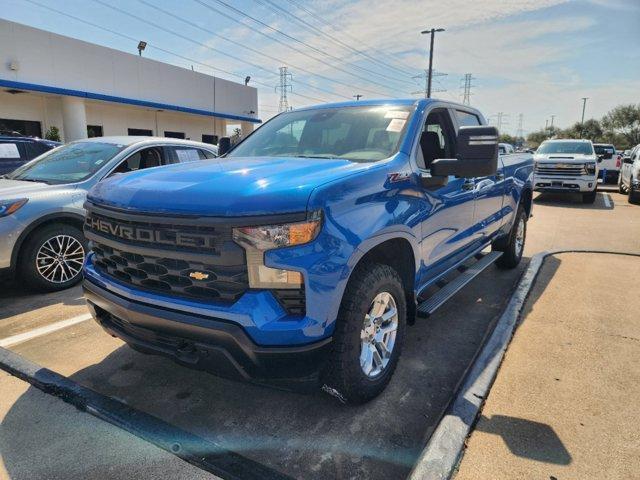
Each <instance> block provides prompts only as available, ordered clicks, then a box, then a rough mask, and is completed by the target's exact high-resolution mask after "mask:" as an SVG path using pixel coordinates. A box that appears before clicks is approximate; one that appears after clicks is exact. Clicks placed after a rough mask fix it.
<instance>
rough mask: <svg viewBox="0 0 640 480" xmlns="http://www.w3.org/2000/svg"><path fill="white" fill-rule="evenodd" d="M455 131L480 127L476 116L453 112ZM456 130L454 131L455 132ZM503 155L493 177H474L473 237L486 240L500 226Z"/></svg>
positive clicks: (502, 192)
mask: <svg viewBox="0 0 640 480" xmlns="http://www.w3.org/2000/svg"><path fill="white" fill-rule="evenodd" d="M455 119H456V123H457V129H458V128H460V127H467V126H469V127H473V126H475V127H477V126H479V125H482V123H481V122H480V118H479V117H478V115H476V114H475V113H473V112H471V111H465V110H462V109H456V110H455ZM457 129H456V131H457ZM505 155H510V154H509V153H505V154H502V153H501V154H500V156H499V157H498V171H497V172H496V174H495V175H488V176H483V177H474V178H473V179H470V181H471V182H473V191H474V194H475V210H474V215H473V223H474V225H475V227H474V229H475V232H474V237H475V238H480V239H482V240H485V241H486V240H488V239H489V238H490V237H491V236H492V235H493V234H494V233H495V232H497V231H498V229H499V228H500V226H501V225H502V217H503V216H502V213H501V212H502V204H503V201H504V192H505V191H506V184H505V174H504V162H503V159H504V157H505Z"/></svg>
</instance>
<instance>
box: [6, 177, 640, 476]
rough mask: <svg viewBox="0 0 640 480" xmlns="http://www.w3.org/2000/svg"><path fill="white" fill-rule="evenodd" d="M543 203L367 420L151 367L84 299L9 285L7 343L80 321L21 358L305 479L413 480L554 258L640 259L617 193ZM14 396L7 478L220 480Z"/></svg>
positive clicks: (418, 345)
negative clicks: (582, 252) (532, 277)
mask: <svg viewBox="0 0 640 480" xmlns="http://www.w3.org/2000/svg"><path fill="white" fill-rule="evenodd" d="M534 202H535V206H534V217H533V218H532V219H531V220H530V223H529V226H528V236H527V245H526V249H525V257H526V258H525V259H524V261H523V262H522V264H521V265H520V266H519V268H518V269H516V270H513V271H500V270H497V269H495V268H489V269H487V270H486V271H485V272H484V273H483V274H482V275H481V277H479V278H478V279H476V280H475V281H474V282H473V283H472V284H470V286H468V287H467V288H465V289H463V290H462V291H461V292H460V293H458V294H457V295H456V297H455V299H453V300H452V301H450V302H448V304H446V305H445V306H444V307H443V308H442V309H441V310H440V311H438V312H437V313H436V314H435V315H434V316H432V317H430V318H429V319H427V320H421V319H418V320H417V322H416V325H415V326H413V327H410V329H409V330H408V335H407V345H406V347H405V350H404V352H403V356H402V359H401V361H400V364H399V367H398V370H397V372H396V375H395V376H394V378H393V380H392V382H391V384H390V385H389V388H387V390H386V391H385V392H384V393H383V394H382V395H381V396H380V397H378V398H377V399H375V400H374V401H372V402H370V403H368V404H366V405H364V406H358V407H345V406H343V405H341V404H339V403H338V402H337V401H336V400H335V399H333V398H331V397H329V396H327V395H324V394H320V393H318V394H315V395H314V394H309V395H302V394H297V393H290V392H282V391H278V390H274V389H267V388H264V387H259V386H254V385H249V384H241V383H235V382H231V381H227V380H223V379H220V378H217V377H215V376H212V375H209V374H206V373H202V372H196V371H192V370H188V369H186V368H184V367H181V366H178V365H175V364H173V363H172V362H170V361H169V360H166V359H163V358H159V357H152V356H145V355H142V354H140V353H137V352H135V351H133V350H131V349H130V348H128V347H127V346H126V345H124V344H123V343H122V342H121V341H119V340H116V339H114V338H111V337H109V336H108V335H107V334H106V333H104V332H103V331H102V330H101V329H100V328H99V327H98V326H97V325H96V324H95V323H94V322H92V321H87V320H83V319H84V317H83V315H85V314H86V313H87V309H86V307H85V306H84V301H83V299H82V294H81V290H80V289H79V288H74V289H71V290H67V291H65V292H59V293H55V294H48V295H39V294H31V293H29V292H26V291H24V289H23V288H21V286H20V285H19V284H16V283H8V284H3V285H2V286H1V287H0V342H1V341H2V340H1V339H6V338H8V337H14V336H15V335H20V334H27V335H28V333H29V332H32V331H33V330H34V329H38V328H41V327H46V326H47V325H51V324H53V323H56V322H59V321H62V320H68V319H74V321H76V322H77V323H75V324H73V325H71V326H69V327H67V328H64V329H61V330H58V331H55V332H52V333H49V334H45V335H41V336H37V337H35V338H32V339H29V340H26V341H22V342H20V343H15V344H14V345H12V346H10V349H11V350H12V351H14V352H16V353H18V354H20V355H23V356H24V357H26V358H27V359H29V360H32V361H34V362H37V363H38V364H40V365H42V366H43V367H46V368H49V369H51V370H54V371H57V372H59V373H61V374H63V375H65V376H68V377H69V378H71V379H73V380H75V381H76V382H78V383H80V384H81V385H84V386H87V387H89V388H91V389H93V390H96V391H98V392H101V393H103V394H106V395H109V396H112V397H115V398H117V399H119V400H121V401H123V402H125V403H126V404H127V405H130V406H132V407H135V408H137V409H139V410H141V411H144V412H148V413H150V414H153V415H155V416H156V417H159V418H161V419H163V420H165V421H167V422H169V423H171V424H173V425H176V426H179V427H181V428H183V429H185V430H187V431H189V432H193V433H196V434H198V435H200V436H202V437H204V438H206V439H210V440H212V441H214V442H216V443H218V444H220V445H223V446H225V447H227V448H228V449H230V450H233V451H235V452H238V453H240V454H242V455H244V456H246V457H248V458H251V459H254V460H257V461H259V462H261V463H263V464H266V465H268V466H270V467H271V468H273V469H275V470H277V471H279V472H282V473H284V474H287V475H289V476H291V477H294V478H373V479H377V478H380V479H382V478H404V477H405V476H406V475H407V474H408V473H409V472H410V471H411V468H412V466H413V464H414V463H415V461H416V459H417V458H418V456H419V454H420V452H421V450H422V448H423V447H424V445H425V443H426V441H427V440H428V438H429V436H430V435H431V433H432V432H433V430H434V428H435V427H436V425H437V423H438V420H439V418H440V416H441V415H442V413H443V412H444V410H445V409H446V408H447V406H448V404H449V401H450V399H451V398H452V395H453V393H454V392H455V390H456V388H457V386H458V385H459V383H460V382H461V380H462V379H463V377H464V374H465V372H466V371H467V369H468V368H469V366H470V365H471V363H472V362H473V359H474V356H475V355H476V353H477V352H478V349H479V348H480V347H481V345H482V343H483V340H484V339H485V337H486V336H487V334H488V333H490V332H491V329H492V326H493V325H494V323H495V321H496V319H497V318H498V316H499V315H500V313H501V312H502V309H503V308H504V306H505V304H506V302H507V301H508V300H509V296H510V293H511V292H512V291H513V289H514V288H515V285H516V283H517V280H518V279H519V277H520V275H521V273H522V271H523V270H524V268H525V267H526V264H527V260H528V258H530V257H531V256H532V255H533V254H535V253H538V252H540V251H543V250H552V249H591V250H603V251H617V252H631V253H640V235H638V232H640V207H638V206H636V205H630V204H629V203H628V201H627V198H626V197H625V196H623V195H620V194H618V193H616V190H614V189H613V188H607V187H603V188H602V189H601V191H600V193H599V194H598V198H597V199H596V202H595V204H593V205H584V204H582V203H581V202H580V200H579V197H576V198H570V197H560V196H557V195H536V196H535V199H534ZM0 390H1V391H2V392H3V394H2V396H1V398H0V419H1V420H2V425H1V426H0V452H1V453H2V460H1V463H0V478H11V479H20V478H34V477H47V478H69V477H74V476H82V477H84V478H105V477H109V478H130V477H131V476H133V475H137V476H144V477H145V478H166V477H171V478H199V477H203V478H205V477H208V476H209V474H205V473H204V472H202V471H200V470H198V469H196V468H195V467H192V466H191V465H188V464H186V463H185V462H183V461H182V460H179V459H177V458H175V457H173V456H171V455H170V454H168V453H166V452H164V451H162V450H159V449H157V448H155V447H153V446H150V445H149V444H146V443H145V442H143V441H142V440H139V439H137V438H136V437H133V436H132V435H129V434H126V433H124V432H122V431H120V430H119V429H117V428H116V427H113V426H111V425H108V424H105V423H103V422H101V421H99V420H97V419H94V418H93V417H90V416H89V415H87V414H85V413H81V412H78V411H77V410H75V409H74V408H73V407H71V406H69V405H66V404H64V403H63V402H61V401H60V400H58V399H56V398H54V397H51V396H48V395H45V394H43V393H41V392H40V391H38V390H36V389H35V388H33V387H30V386H29V385H28V384H26V383H24V382H22V381H20V380H17V379H15V378H13V377H11V376H10V375H8V374H6V373H5V372H0ZM79 454H81V457H80V456H79ZM79 458H81V460H80V461H79Z"/></svg>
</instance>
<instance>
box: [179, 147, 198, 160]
mask: <svg viewBox="0 0 640 480" xmlns="http://www.w3.org/2000/svg"><path fill="white" fill-rule="evenodd" d="M176 154H177V155H178V160H179V161H180V163H185V162H195V161H196V160H200V157H199V156H198V152H197V151H196V150H194V149H191V148H190V149H188V150H185V149H176Z"/></svg>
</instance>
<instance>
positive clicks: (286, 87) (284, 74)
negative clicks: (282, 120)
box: [275, 67, 293, 112]
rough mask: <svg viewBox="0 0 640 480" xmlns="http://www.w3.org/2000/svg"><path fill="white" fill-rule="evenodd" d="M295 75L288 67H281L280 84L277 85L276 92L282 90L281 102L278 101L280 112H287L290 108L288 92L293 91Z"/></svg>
mask: <svg viewBox="0 0 640 480" xmlns="http://www.w3.org/2000/svg"><path fill="white" fill-rule="evenodd" d="M292 81H293V76H292V75H291V74H290V73H289V72H288V71H287V67H280V84H279V85H277V86H276V88H275V90H276V92H280V102H279V103H278V112H286V111H287V110H289V109H290V108H289V99H288V98H287V93H288V92H292V91H293V85H291V82H292Z"/></svg>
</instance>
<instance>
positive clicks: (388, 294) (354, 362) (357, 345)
mask: <svg viewBox="0 0 640 480" xmlns="http://www.w3.org/2000/svg"><path fill="white" fill-rule="evenodd" d="M406 312H407V306H406V296H405V292H404V288H403V285H402V280H401V279H400V276H399V275H398V273H397V272H396V271H395V270H394V269H393V268H391V267H390V266H388V265H381V264H375V263H365V264H363V265H360V266H359V267H358V268H357V269H356V271H355V272H354V273H353V275H352V277H351V279H350V280H349V284H348V286H347V289H346V291H345V293H344V297H343V300H342V305H341V306H340V313H339V315H338V319H337V323H336V331H335V333H334V340H333V349H332V351H331V353H330V356H329V358H328V360H327V364H326V365H325V367H324V369H323V371H322V381H323V390H325V391H326V392H328V393H329V394H331V395H334V396H336V397H338V398H339V399H340V400H341V401H343V402H347V403H354V404H358V403H364V402H367V401H369V400H371V399H373V398H375V397H376V396H377V395H379V394H380V393H381V392H382V391H383V390H384V389H385V387H386V386H387V384H388V383H389V381H390V380H391V376H392V375H393V372H394V370H395V368H396V365H397V363H398V358H399V357H400V353H401V351H402V345H403V342H404V331H405V325H406Z"/></svg>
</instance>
